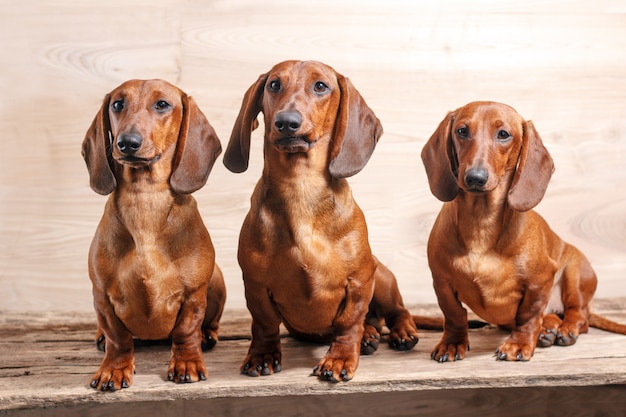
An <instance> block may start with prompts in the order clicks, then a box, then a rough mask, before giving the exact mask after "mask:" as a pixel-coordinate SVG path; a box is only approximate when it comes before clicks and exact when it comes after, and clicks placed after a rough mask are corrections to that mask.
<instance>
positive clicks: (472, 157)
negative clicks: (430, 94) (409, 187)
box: [422, 102, 626, 362]
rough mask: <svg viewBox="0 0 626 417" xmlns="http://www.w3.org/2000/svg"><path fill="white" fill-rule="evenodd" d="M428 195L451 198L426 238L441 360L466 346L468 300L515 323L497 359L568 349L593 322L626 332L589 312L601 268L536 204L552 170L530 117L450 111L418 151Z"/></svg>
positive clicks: (470, 108)
mask: <svg viewBox="0 0 626 417" xmlns="http://www.w3.org/2000/svg"><path fill="white" fill-rule="evenodd" d="M422 160H423V162H424V165H425V168H426V173H427V176H428V182H429V184H430V189H431V191H432V193H433V194H434V195H435V196H436V197H437V198H438V199H439V200H441V201H444V202H446V203H445V204H444V205H443V208H442V209H441V212H440V213H439V215H438V217H437V220H436V221H435V224H434V226H433V229H432V232H431V234H430V238H429V241H428V261H429V265H430V268H431V271H432V275H433V280H434V287H435V292H436V294H437V298H438V301H439V305H440V307H441V309H442V311H443V313H444V316H445V324H444V333H443V336H442V337H441V340H440V342H439V343H438V344H437V345H436V346H435V348H434V350H433V351H432V355H431V356H432V358H433V359H434V360H436V361H439V362H446V361H448V360H459V359H463V358H464V357H465V353H466V351H467V350H469V343H468V334H467V333H468V332H467V312H466V310H465V308H464V307H463V305H462V304H461V303H464V304H466V305H467V306H469V308H471V309H472V311H474V312H475V313H476V314H477V315H478V316H480V317H481V318H483V319H484V320H487V321H488V322H491V323H494V324H497V325H500V326H502V327H505V328H508V329H511V331H512V332H511V335H510V336H509V338H508V339H507V340H506V341H505V342H504V343H503V344H502V345H501V346H500V347H498V349H497V350H496V358H497V359H499V360H508V361H527V360H529V359H530V358H531V357H532V356H533V353H534V351H535V347H536V346H541V347H547V346H551V345H553V344H557V345H562V346H567V345H572V344H574V343H575V342H576V339H577V338H578V335H579V334H580V333H585V332H587V331H588V327H589V326H592V327H597V328H600V329H604V330H608V331H611V332H616V333H621V334H626V325H621V324H618V323H614V322H611V321H609V320H607V319H605V318H603V317H600V316H598V315H596V314H593V313H591V312H590V302H591V299H592V297H593V294H594V292H595V289H596V284H597V279H596V275H595V273H594V271H593V269H592V268H591V265H590V264H589V261H588V260H587V259H586V258H585V256H584V255H583V254H582V253H581V252H580V251H579V250H578V249H576V248H575V247H573V246H571V245H569V244H567V243H566V242H564V241H562V240H561V239H560V238H559V237H558V236H557V235H556V234H555V233H554V232H553V231H552V230H551V229H550V228H549V227H548V225H547V224H546V222H545V221H544V219H543V218H541V217H540V216H539V215H538V214H537V213H536V212H534V211H532V210H531V209H532V208H533V207H535V206H536V205H537V204H538V203H539V202H540V201H541V199H542V198H543V195H544V193H545V191H546V188H547V186H548V182H549V180H550V177H551V175H552V172H553V170H554V165H553V162H552V158H551V157H550V154H549V153H548V151H547V150H546V148H545V147H544V145H543V143H542V141H541V138H540V137H539V134H538V133H537V131H536V130H535V127H534V126H533V124H532V122H530V121H526V120H524V119H523V118H522V117H521V116H520V115H519V114H518V113H517V112H516V111H515V110H514V109H513V108H511V107H509V106H507V105H505V104H500V103H493V102H474V103H469V104H467V105H465V106H463V107H461V108H459V109H457V110H455V111H453V112H450V113H449V114H448V115H447V116H446V117H445V119H444V120H443V121H442V122H441V123H440V125H439V127H438V128H437V130H436V131H435V132H434V133H433V135H432V136H431V137H430V139H429V140H428V142H427V143H426V145H425V146H424V149H423V150H422Z"/></svg>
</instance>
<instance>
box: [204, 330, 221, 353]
mask: <svg viewBox="0 0 626 417" xmlns="http://www.w3.org/2000/svg"><path fill="white" fill-rule="evenodd" d="M217 341H218V337H217V332H215V331H213V330H211V329H202V344H201V347H202V351H203V352H206V351H208V350H211V349H213V348H214V347H215V345H216V344H217Z"/></svg>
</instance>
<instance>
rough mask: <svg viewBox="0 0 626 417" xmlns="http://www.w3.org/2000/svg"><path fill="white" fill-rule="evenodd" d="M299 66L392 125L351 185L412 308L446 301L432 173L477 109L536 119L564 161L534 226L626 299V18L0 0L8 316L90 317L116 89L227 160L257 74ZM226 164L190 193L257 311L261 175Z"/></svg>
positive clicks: (561, 10)
mask: <svg viewBox="0 0 626 417" xmlns="http://www.w3.org/2000/svg"><path fill="white" fill-rule="evenodd" d="M285 59H316V60H321V61H324V62H326V63H328V64H330V65H332V66H333V67H335V69H336V70H338V71H339V72H341V73H343V74H344V75H347V76H349V77H350V78H351V80H352V82H353V83H354V85H355V86H356V87H357V89H359V90H360V92H361V94H362V95H363V96H364V97H365V99H366V100H367V102H368V104H369V105H370V107H372V108H373V109H374V111H375V112H376V114H377V115H378V117H379V118H380V119H381V121H382V122H383V125H384V128H385V134H384V135H383V137H382V139H381V141H380V143H379V146H378V147H377V150H376V151H375V153H374V155H373V157H372V159H371V162H370V163H369V165H368V166H367V167H366V168H365V170H364V171H362V172H361V173H360V174H358V175H357V176H355V177H353V178H352V179H351V184H352V187H353V191H354V195H355V197H356V199H357V201H358V202H359V204H360V205H361V207H362V208H363V210H364V212H365V214H366V217H367V219H368V224H369V229H370V241H371V244H372V246H373V248H374V251H375V253H376V254H377V255H378V256H379V258H381V260H383V262H385V263H386V264H387V265H388V266H390V267H391V268H392V270H393V271H394V272H395V273H396V275H397V277H398V280H399V284H400V289H401V291H402V292H403V294H404V298H405V302H406V303H408V304H415V303H422V302H435V296H434V293H433V290H432V285H431V278H430V272H429V270H428V267H427V264H426V258H425V245H426V241H427V236H428V233H429V231H430V227H431V225H432V222H433V220H434V217H435V215H436V213H437V211H438V209H439V207H440V203H439V202H438V201H437V200H436V199H435V198H434V197H433V196H432V195H431V194H430V192H429V190H428V186H427V182H426V177H425V174H424V169H423V166H422V163H421V160H420V158H419V153H420V151H421V148H422V146H423V144H424V143H425V141H426V139H427V138H428V137H429V136H430V134H431V133H432V132H433V130H434V129H435V128H436V126H437V124H438V123H439V121H440V120H441V119H442V118H443V117H444V115H445V114H446V112H447V111H448V110H451V109H454V108H456V107H459V106H460V105H463V104H465V103H466V102H468V101H472V100H477V99H481V100H482V99H488V100H497V101H502V102H505V103H508V104H510V105H512V106H514V107H515V108H517V110H518V111H519V112H520V113H521V114H522V115H523V116H525V117H526V118H528V119H532V120H533V121H534V123H535V125H536V127H537V129H538V130H539V132H540V133H541V135H542V137H543V140H544V142H545V144H546V146H547V147H548V149H549V150H550V152H551V153H552V156H553V158H554V160H555V163H556V167H557V170H556V173H555V175H554V176H553V179H552V182H551V185H550V187H549V188H548V192H547V195H546V198H545V199H544V200H543V202H542V203H541V204H540V205H539V207H538V211H539V212H540V213H541V214H542V215H543V216H544V217H545V218H546V219H547V220H548V222H549V223H550V224H551V226H552V228H553V229H555V230H556V231H557V232H558V233H559V234H560V235H561V236H562V237H563V238H565V239H566V240H568V241H570V242H571V243H573V244H575V245H576V246H578V247H579V248H580V249H582V250H583V251H584V252H585V253H586V254H587V255H588V257H589V258H590V259H591V261H592V263H593V264H594V266H595V269H596V271H597V273H598V275H599V277H600V284H599V288H598V293H597V294H598V296H599V297H614V296H624V295H626V285H625V282H626V281H625V280H624V279H625V275H626V274H625V272H626V191H625V187H624V185H625V184H626V162H625V161H626V4H625V3H624V2H623V1H621V0H616V1H611V0H597V1H593V2H592V1H578V2H573V1H569V2H568V1H542V2H531V1H527V0H523V1H522V0H519V1H502V2H495V1H487V0H483V1H463V0H443V1H441V0H432V1H415V0H391V1H364V0H350V1H342V0H315V1H309V2H293V1H287V0H282V1H281V0H267V1H258V0H247V1H246V0H222V1H200V0H189V1H185V2H182V1H176V0H150V1H147V0H141V1H128V0H125V1H121V0H110V1H107V2H93V1H91V0H84V1H78V0H76V1H69V0H67V1H56V2H54V4H52V2H47V1H44V0H29V1H10V0H0V135H1V137H0V310H12V311H36V310H81V311H91V310H92V296H91V286H90V282H89V279H88V276H87V266H86V265H87V260H86V257H87V249H88V246H89V243H90V241H91V238H92V236H93V233H94V230H95V228H96V225H97V222H98V220H99V218H100V215H101V213H102V209H103V206H104V203H105V198H104V197H102V196H99V195H97V194H95V193H94V192H93V191H91V189H90V188H89V186H88V175H87V171H86V169H85V166H84V163H83V160H82V158H81V155H80V145H81V142H82V139H83V137H84V134H85V131H86V130H87V127H88V126H89V124H90V123H91V120H92V119H93V117H94V115H95V113H96V111H97V110H98V108H99V106H100V103H101V99H102V98H103V96H104V95H105V93H107V92H108V91H110V90H112V89H113V88H114V87H116V86H117V85H118V84H120V83H121V82H123V81H125V80H127V79H130V78H153V77H158V78H164V79H166V80H168V81H170V82H173V83H175V84H177V85H179V86H180V87H181V88H182V89H184V90H185V91H187V92H188V93H189V94H191V95H193V96H194V97H195V98H196V100H197V102H198V104H199V105H200V107H201V108H202V110H203V111H204V112H205V114H206V115H207V117H208V118H209V120H210V121H211V123H212V124H213V126H214V127H215V129H216V131H217V133H218V135H219V136H220V138H221V139H222V145H223V146H224V147H225V146H226V143H227V142H226V141H227V140H228V138H229V135H230V129H231V127H232V124H233V122H234V120H235V117H236V114H237V111H238V109H239V106H240V103H241V99H242V96H243V93H244V91H245V90H246V89H247V87H248V86H249V85H250V84H251V83H252V82H253V81H254V80H255V79H256V78H257V76H258V75H259V74H260V73H262V72H265V71H267V70H268V69H269V68H270V67H271V66H272V65H274V64H275V63H277V62H279V61H282V60H285ZM260 143H261V138H260V136H258V135H257V136H256V137H255V139H254V148H253V151H252V155H251V166H250V169H249V170H248V171H247V172H246V173H243V174H232V173H230V172H229V171H227V170H226V169H225V168H224V166H223V165H222V164H221V161H218V163H217V164H216V166H215V169H214V170H213V172H212V174H211V177H210V178H209V181H208V184H207V186H206V187H204V188H203V189H201V190H200V191H198V192H197V193H196V194H195V195H196V198H197V200H198V201H199V205H200V209H201V212H202V215H203V217H204V220H205V222H206V224H207V227H208V228H209V230H210V232H211V234H212V237H213V240H214V244H215V247H216V250H217V258H218V262H219V263H220V265H221V266H222V267H223V269H224V272H225V275H226V280H227V286H228V291H229V294H228V297H229V298H228V302H227V308H243V307H244V300H243V285H242V282H241V277H240V271H239V267H238V265H237V263H236V246H237V236H238V231H239V227H240V225H241V222H242V220H243V217H244V215H245V213H246V211H247V209H248V198H249V196H250V193H251V191H252V187H253V185H254V183H255V182H256V180H257V179H258V176H259V172H260V168H261V162H262V154H261V148H260Z"/></svg>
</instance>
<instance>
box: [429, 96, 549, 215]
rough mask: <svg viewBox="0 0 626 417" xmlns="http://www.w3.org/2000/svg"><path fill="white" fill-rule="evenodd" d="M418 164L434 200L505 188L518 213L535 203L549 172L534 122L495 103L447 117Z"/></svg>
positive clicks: (476, 105)
mask: <svg viewBox="0 0 626 417" xmlns="http://www.w3.org/2000/svg"><path fill="white" fill-rule="evenodd" d="M422 160H423V162H424V166H425V168H426V174H427V176H428V182H429V184H430V189H431V191H432V193H433V194H434V195H435V196H436V197H437V198H438V199H440V200H442V201H451V200H453V199H454V198H455V197H456V195H457V194H458V193H459V191H460V190H463V191H464V192H468V193H488V192H490V191H493V190H494V189H496V188H497V187H500V186H506V187H508V192H507V201H508V203H509V205H510V206H511V207H512V208H513V209H515V210H517V211H526V210H530V209H531V208H533V207H534V206H536V205H537V204H539V202H540V201H541V199H542V198H543V195H544V194H545V191H546V188H547V186H548V182H549V181H550V177H551V176H552V173H553V171H554V164H553V162H552V158H551V157H550V154H549V153H548V150H547V149H546V148H545V147H544V146H543V142H542V141H541V137H540V136H539V133H537V131H536V130H535V127H534V125H533V123H532V122H530V121H526V120H524V119H523V118H522V117H521V116H520V115H519V114H518V113H517V112H516V111H515V109H513V108H512V107H510V106H507V105H505V104H501V103H494V102H472V103H469V104H467V105H465V106H463V107H460V108H458V109H457V110H454V111H452V112H450V113H448V115H447V116H446V117H445V118H444V119H443V120H442V121H441V123H440V124H439V127H438V128H437V130H435V132H434V133H433V135H432V136H431V137H430V139H429V140H428V142H427V143H426V145H425V146H424V149H423V150H422Z"/></svg>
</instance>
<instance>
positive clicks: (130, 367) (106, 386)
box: [89, 361, 135, 391]
mask: <svg viewBox="0 0 626 417" xmlns="http://www.w3.org/2000/svg"><path fill="white" fill-rule="evenodd" d="M116 364H118V365H121V366H115V367H114V366H109V365H107V364H105V363H103V364H102V365H101V366H100V369H98V372H96V373H95V374H94V376H93V377H92V378H91V382H90V383H89V386H90V387H91V388H94V389H99V390H100V391H117V390H120V389H122V388H128V387H130V386H131V385H132V383H133V374H134V373H135V364H134V361H131V362H130V363H128V361H118V362H117V363H116Z"/></svg>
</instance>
